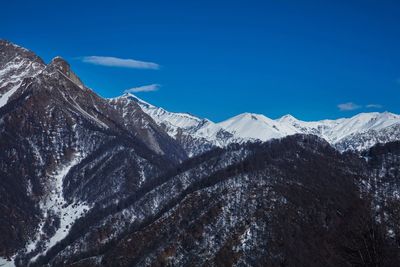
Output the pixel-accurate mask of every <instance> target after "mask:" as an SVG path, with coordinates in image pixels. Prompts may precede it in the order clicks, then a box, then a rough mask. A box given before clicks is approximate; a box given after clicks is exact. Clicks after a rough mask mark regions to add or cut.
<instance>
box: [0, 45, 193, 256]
mask: <svg viewBox="0 0 400 267" xmlns="http://www.w3.org/2000/svg"><path fill="white" fill-rule="evenodd" d="M0 47H1V48H0V49H1V50H0V51H1V54H2V57H1V62H0V63H1V66H3V69H2V70H1V75H2V76H1V77H2V79H1V87H0V91H1V92H2V96H1V101H2V103H3V106H2V107H1V108H0V120H1V130H0V150H1V151H2V153H1V154H0V166H1V168H0V177H1V184H0V192H1V193H0V203H1V204H2V205H0V214H2V217H1V219H2V226H1V228H0V255H2V256H7V257H9V256H10V255H15V253H16V252H17V251H24V253H26V254H29V253H31V254H32V255H39V254H40V253H44V252H45V251H47V250H48V249H49V248H51V247H52V246H54V245H55V244H56V243H57V241H59V240H62V239H63V238H64V237H65V236H66V235H67V234H68V229H69V227H70V226H71V225H72V224H73V223H74V222H75V221H76V220H77V219H78V218H79V217H80V216H83V214H84V213H86V212H88V211H90V210H91V209H92V208H93V207H94V206H95V204H97V203H103V205H107V203H113V202H114V201H115V198H117V199H118V198H120V197H124V196H125V195H126V194H130V193H132V192H135V190H138V189H139V188H140V186H141V185H142V184H143V183H144V182H145V181H146V180H147V179H152V178H154V177H155V176H157V174H160V173H161V172H163V171H165V170H167V169H169V168H171V167H173V166H175V165H176V164H179V163H180V162H181V161H182V160H184V159H185V158H186V153H185V152H184V151H183V149H182V148H181V147H180V146H179V145H178V144H177V143H176V141H175V140H173V139H172V138H170V137H169V135H167V134H166V133H165V132H164V131H163V130H162V129H161V128H160V127H158V126H157V125H156V124H155V123H154V121H153V120H152V119H151V118H150V117H149V116H148V115H146V114H145V113H143V112H142V111H141V109H140V107H138V106H136V107H135V106H134V105H131V107H130V112H131V114H133V113H134V114H135V118H136V119H135V120H133V119H126V118H124V117H123V114H122V113H120V111H119V110H118V109H116V108H115V107H114V106H111V105H110V104H109V102H108V101H107V100H105V99H103V98H101V97H99V96H98V95H96V94H95V93H94V92H93V91H91V90H90V89H88V88H87V87H85V86H84V85H83V84H82V82H81V81H80V79H79V78H78V77H77V76H76V75H75V74H74V73H73V71H72V70H71V69H70V66H69V64H68V63H67V62H66V61H65V60H63V59H62V58H60V57H57V58H55V59H53V60H52V61H51V62H50V63H49V64H48V65H46V64H44V63H43V61H42V60H41V59H39V58H38V57H37V56H34V55H33V53H32V52H29V51H27V50H26V49H23V48H21V47H18V46H16V45H14V44H12V43H9V42H7V41H2V42H1V43H0ZM6 215H7V216H6ZM21 249H22V250H21Z"/></svg>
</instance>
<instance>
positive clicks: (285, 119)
mask: <svg viewBox="0 0 400 267" xmlns="http://www.w3.org/2000/svg"><path fill="white" fill-rule="evenodd" d="M276 120H277V121H279V122H298V121H299V120H298V119H296V118H295V117H293V116H292V115H290V114H286V115H284V116H282V117H280V118H278V119H276Z"/></svg>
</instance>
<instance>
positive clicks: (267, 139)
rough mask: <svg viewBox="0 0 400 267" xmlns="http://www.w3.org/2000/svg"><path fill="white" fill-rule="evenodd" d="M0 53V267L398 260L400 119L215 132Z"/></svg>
mask: <svg viewBox="0 0 400 267" xmlns="http://www.w3.org/2000/svg"><path fill="white" fill-rule="evenodd" d="M0 51H1V58H0V66H1V69H0V75H1V76H0V77H1V79H0V85H1V86H0V92H1V98H0V99H1V100H2V103H3V105H2V106H1V107H0V151H1V152H0V222H1V223H0V266H30V267H35V266H70V267H72V266H73V267H79V266H82V267H83V266H85V267H86V266H290V267H291V266H309V267H314V266H315V267H317V266H397V265H398V262H399V261H400V249H399V242H398V240H399V239H400V228H399V224H398V219H399V218H400V197H399V192H400V172H399V163H400V141H398V140H397V141H391V140H392V139H393V138H395V135H396V134H397V133H398V131H397V129H398V128H397V127H398V124H397V120H398V115H394V114H390V113H369V114H360V115H358V116H355V117H353V118H350V119H340V120H332V121H321V122H302V121H299V120H297V119H295V118H294V117H292V116H284V117H282V118H280V119H277V120H271V119H268V118H267V117H265V116H262V115H255V114H242V115H239V116H237V117H234V118H232V119H230V120H229V121H226V122H223V123H213V122H211V121H209V120H206V119H199V118H197V117H195V116H192V115H188V114H185V113H172V112H168V111H166V110H164V109H162V108H158V107H155V106H153V105H151V104H148V103H146V102H144V101H142V100H140V99H138V98H137V97H135V96H133V95H130V94H125V95H123V96H121V97H117V98H113V99H104V98H102V97H100V96H98V95H97V94H96V93H95V92H93V91H92V90H90V89H89V88H87V87H86V86H85V85H84V83H83V82H82V80H81V79H80V78H79V77H78V75H77V74H75V73H74V72H73V70H72V69H71V67H70V65H69V64H68V62H66V61H65V60H64V59H62V58H61V57H56V58H54V59H53V60H52V61H51V62H50V63H49V64H45V63H44V62H43V60H41V59H40V58H39V57H38V56H36V55H35V54H34V53H33V52H31V51H28V50H26V49H24V48H21V47H19V46H17V45H14V44H12V43H10V42H8V41H1V42H0ZM298 132H300V133H298ZM257 134H260V135H257ZM346 138H349V139H348V140H350V141H349V142H350V145H351V146H354V148H351V149H350V150H349V151H347V152H346V153H342V152H341V151H339V150H338V147H337V144H340V142H343V140H347V139H346ZM354 140H357V142H355V141H354ZM378 141H384V143H380V144H375V145H373V144H372V143H374V142H378ZM332 144H334V145H332ZM350 145H349V144H347V143H343V147H345V148H346V149H347V148H349V147H351V146H350ZM371 145H373V146H372V147H371V148H368V149H365V150H363V151H357V149H359V147H360V146H364V147H369V146H371ZM346 149H342V150H346Z"/></svg>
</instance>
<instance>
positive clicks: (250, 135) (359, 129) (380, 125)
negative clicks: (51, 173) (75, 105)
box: [110, 94, 400, 155]
mask: <svg viewBox="0 0 400 267" xmlns="http://www.w3.org/2000/svg"><path fill="white" fill-rule="evenodd" d="M118 99H125V101H133V102H136V103H137V104H139V106H140V107H141V108H142V110H143V111H144V112H145V113H147V114H148V115H149V116H150V117H151V118H153V120H154V121H155V122H156V123H157V124H158V125H159V126H161V127H162V128H164V129H165V131H166V132H167V133H168V134H169V135H170V136H171V137H172V138H174V139H176V140H178V141H179V142H180V143H181V144H182V145H183V146H184V147H185V148H186V151H187V152H188V154H189V155H196V154H200V153H202V152H204V150H207V149H208V148H210V147H213V146H216V147H224V146H226V145H228V144H231V143H245V142H248V141H268V140H271V139H277V138H282V137H285V136H288V135H294V134H313V135H317V136H319V137H321V138H323V139H325V140H326V141H328V142H329V143H330V144H331V145H333V146H334V147H336V148H337V149H338V150H340V151H346V150H357V151H362V150H365V149H368V148H370V147H372V146H373V145H375V144H377V143H387V142H391V141H395V140H400V115H397V114H393V113H389V112H383V113H378V112H372V113H360V114H358V115H356V116H354V117H351V118H342V119H336V120H321V121H301V120H298V119H296V118H294V117H293V116H291V115H285V116H283V117H281V118H279V119H276V120H273V119H270V118H268V117H266V116H264V115H261V114H254V113H243V114H240V115H237V116H235V117H233V118H230V119H227V120H226V121H223V122H220V123H214V122H212V121H210V120H208V119H201V118H198V117H195V116H192V115H189V114H187V113H174V112H169V111H166V110H165V109H163V108H160V107H156V106H153V105H151V104H149V103H147V102H145V101H143V100H141V99H140V98H138V97H136V96H134V95H132V94H124V95H123V96H120V97H117V98H114V99H111V100H110V101H111V103H113V102H114V101H117V100H118ZM199 144H201V146H204V149H200V150H199Z"/></svg>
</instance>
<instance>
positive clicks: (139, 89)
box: [124, 83, 161, 93]
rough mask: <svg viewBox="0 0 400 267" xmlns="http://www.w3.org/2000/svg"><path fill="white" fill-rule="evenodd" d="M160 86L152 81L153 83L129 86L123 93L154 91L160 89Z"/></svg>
mask: <svg viewBox="0 0 400 267" xmlns="http://www.w3.org/2000/svg"><path fill="white" fill-rule="evenodd" d="M160 87H161V85H159V84H156V83H154V84H149V85H143V86H138V87H134V88H130V89H127V90H125V91H124V93H138V92H154V91H158V90H159V89H160Z"/></svg>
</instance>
